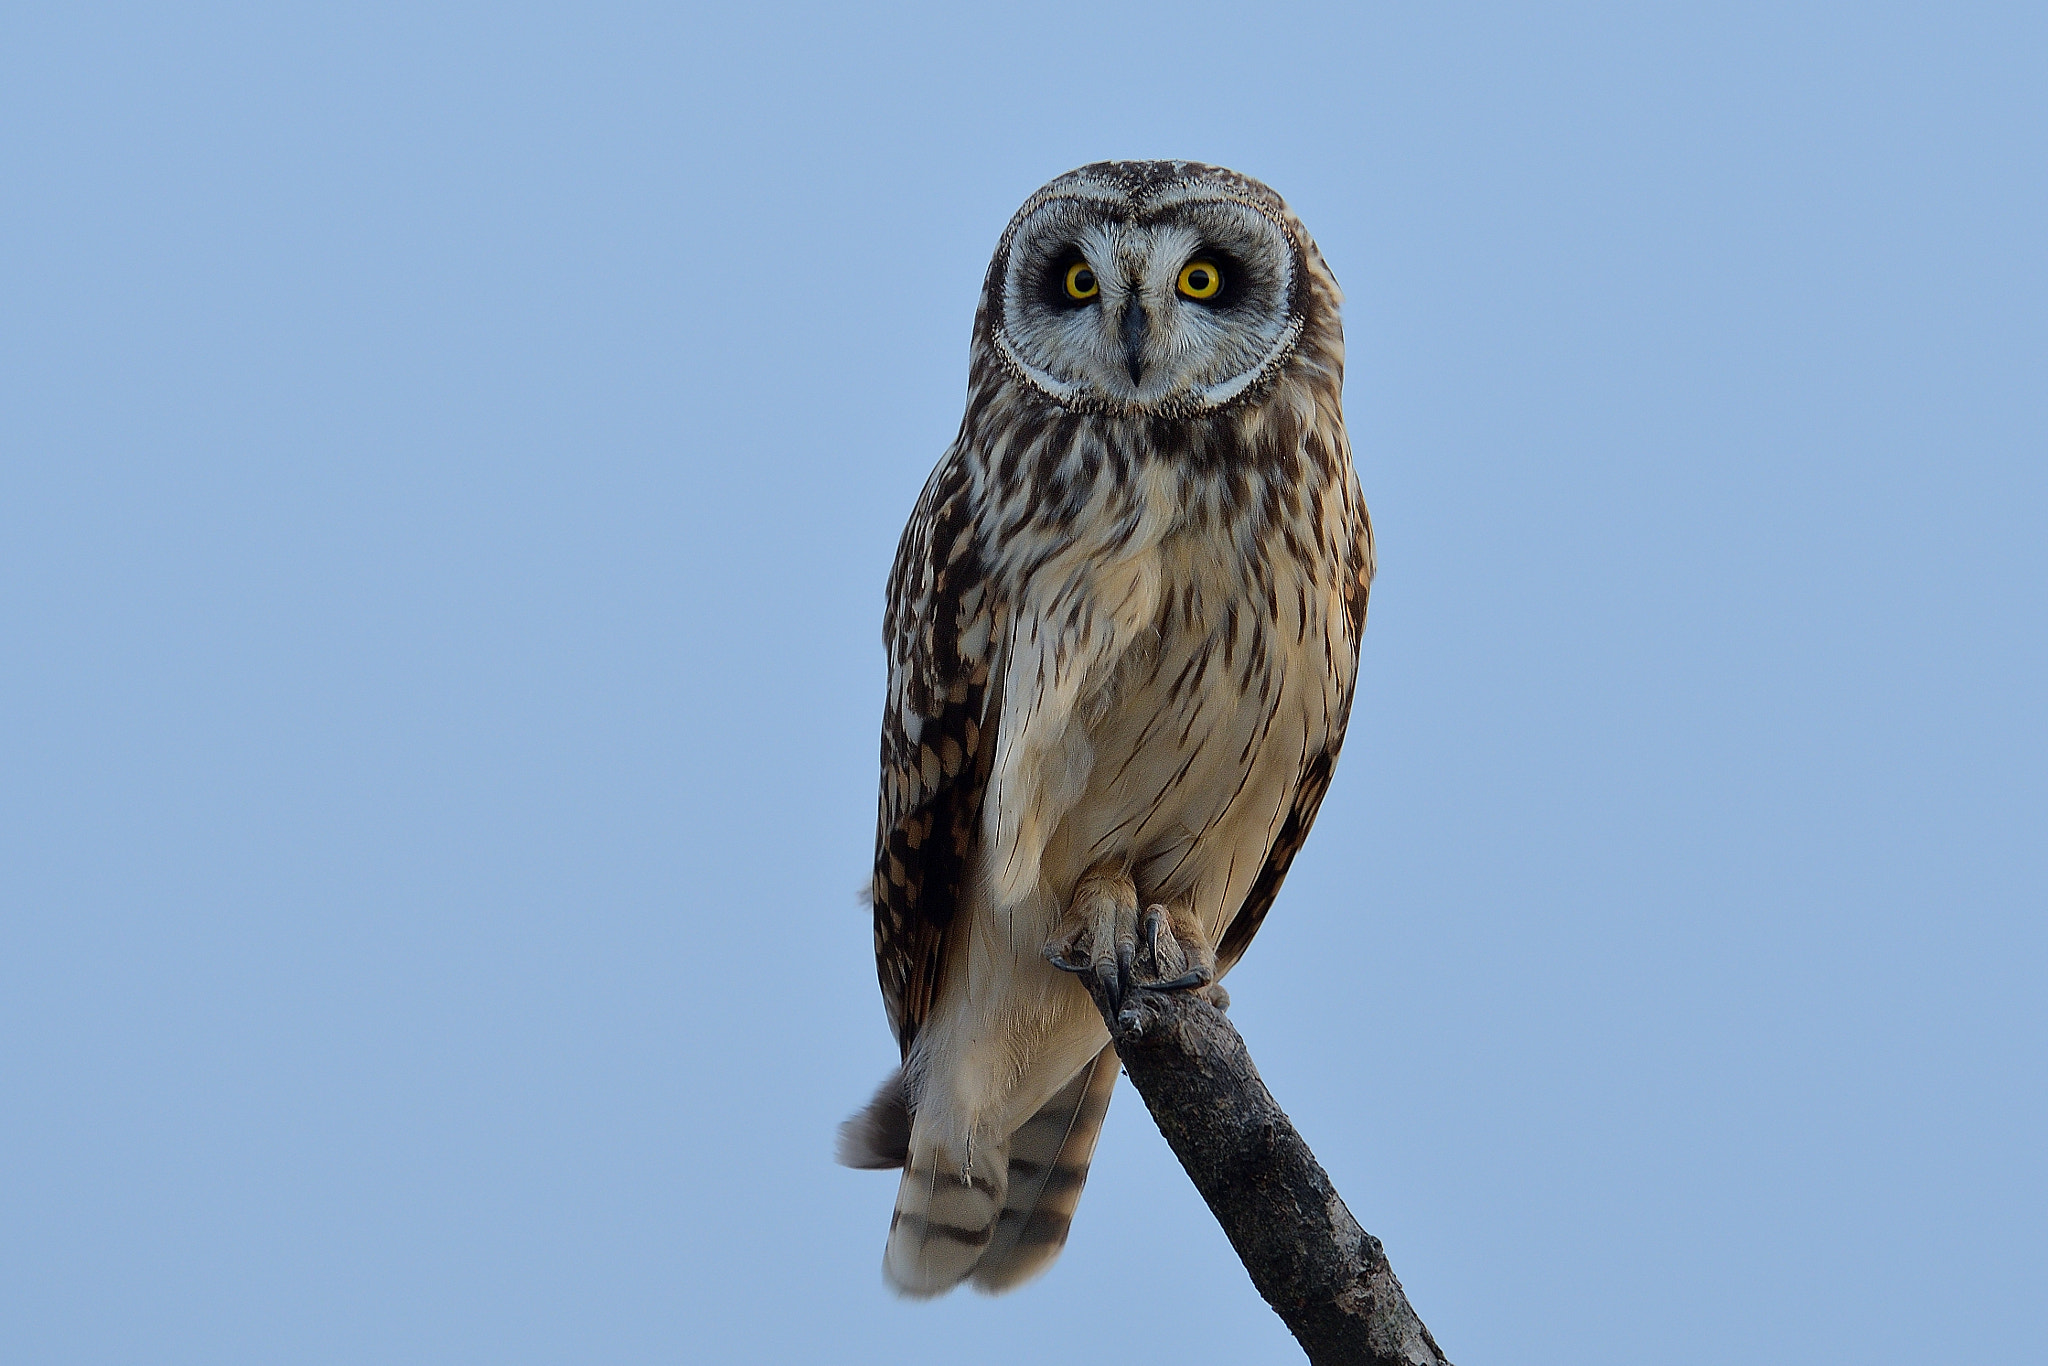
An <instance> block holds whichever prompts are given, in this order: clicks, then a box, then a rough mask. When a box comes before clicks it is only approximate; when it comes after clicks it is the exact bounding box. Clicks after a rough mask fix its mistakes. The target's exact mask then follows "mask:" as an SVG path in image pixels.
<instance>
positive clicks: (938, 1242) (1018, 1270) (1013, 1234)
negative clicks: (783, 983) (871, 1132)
mask: <svg viewBox="0 0 2048 1366" xmlns="http://www.w3.org/2000/svg"><path fill="white" fill-rule="evenodd" d="M1116 1073H1117V1063H1116V1053H1115V1051H1114V1050H1113V1049H1110V1048H1104V1049H1103V1050H1102V1052H1101V1053H1100V1054H1098V1055H1097V1056H1096V1057H1095V1059H1094V1060H1093V1061H1091V1062H1090V1063H1089V1064H1088V1065H1087V1066H1086V1067H1084V1068H1082V1069H1081V1070H1080V1072H1078V1073H1077V1074H1075V1076H1074V1078H1073V1080H1071V1081H1069V1082H1068V1083H1067V1084H1066V1085H1065V1086H1063V1087H1061V1088H1060V1090H1059V1092H1058V1093H1057V1094H1055V1095H1054V1096H1053V1098H1052V1099H1051V1100H1049V1101H1047V1102H1046V1103H1045V1104H1044V1105H1042V1106H1040V1107H1039V1109H1038V1113H1036V1114H1034V1115H1033V1116H1032V1117H1031V1118H1030V1119H1028V1120H1026V1121H1025V1122H1024V1124H1023V1126H1022V1127H1021V1128H1019V1129H1018V1130H1017V1132H1016V1133H1014V1134H1012V1135H1010V1138H1009V1140H1008V1142H1007V1143H1005V1144H1004V1145H1002V1147H1000V1148H999V1149H996V1150H993V1151H987V1152H983V1151H976V1152H975V1153H974V1154H973V1155H972V1158H971V1161H966V1160H957V1159H954V1158H952V1157H951V1156H949V1155H947V1154H945V1153H943V1152H941V1151H940V1150H939V1148H938V1145H937V1144H936V1143H929V1142H927V1143H920V1142H919V1141H918V1138H919V1137H920V1136H919V1135H916V1134H914V1133H913V1134H912V1136H911V1137H910V1141H909V1142H908V1144H907V1145H906V1147H907V1150H908V1151H907V1153H906V1157H907V1161H905V1164H904V1169H903V1181H902V1184H901V1185H900V1186H898V1187H897V1191H896V1212H895V1214H894V1216H893V1217H892V1218H891V1219H890V1221H889V1246H888V1250H887V1251H886V1252H885V1253H884V1254H883V1257H882V1269H883V1271H884V1273H885V1274H886V1275H887V1276H888V1278H889V1283H890V1284H891V1285H893V1286H895V1287H896V1289H897V1290H898V1291H900V1292H902V1293H903V1294H905V1295H911V1296H916V1297H919V1298H924V1297H927V1296H931V1295H940V1294H944V1293H945V1292H946V1291H948V1290H951V1289H952V1288H953V1287H954V1286H956V1285H958V1284H960V1282H962V1281H964V1280H966V1279H968V1278H969V1277H970V1276H971V1277H972V1278H973V1280H974V1285H975V1288H976V1289H978V1290H983V1291H986V1292H987V1293H989V1294H992V1295H994V1294H1001V1293H1002V1292H1003V1291H1005V1290H1013V1289H1015V1288H1016V1287H1017V1286H1020V1285H1022V1284H1023V1283H1024V1282H1026V1281H1028V1280H1030V1279H1031V1278H1032V1277H1034V1276H1036V1275H1038V1274H1039V1273H1040V1272H1042V1271H1044V1270H1045V1269H1046V1268H1047V1267H1048V1266H1051V1265H1052V1262H1053V1259H1054V1258H1055V1257H1057V1256H1059V1254H1060V1249H1061V1248H1062V1247H1064V1246H1066V1242H1067V1229H1068V1227H1069V1226H1070V1225H1071V1224H1072V1223H1073V1218H1074V1207H1075V1206H1076V1205H1077V1204H1079V1202H1080V1199H1081V1187H1082V1186H1083V1184H1085V1183H1086V1181H1087V1180H1088V1161H1089V1159H1090V1158H1091V1157H1093V1156H1094V1153H1095V1140H1096V1137H1097V1136H1098V1135H1099V1134H1100V1133H1101V1132H1102V1117H1103V1115H1104V1114H1105V1113H1106V1112H1107V1111H1108V1109H1109V1096H1110V1092H1111V1091H1112V1090H1113V1089H1114V1088H1115V1086H1116ZM884 1089H885V1090H886V1089H887V1088H886V1087H885V1088H884ZM879 1106H880V1102H879V1101H878V1103H877V1108H879ZM848 1127H849V1129H852V1128H853V1126H852V1125H849V1126H848ZM852 1146H853V1145H852V1144H848V1145H847V1146H846V1147H845V1148H842V1158H841V1160H842V1161H844V1160H846V1159H847V1158H849V1157H852V1156H853V1155H854V1154H853V1152H850V1151H848V1150H847V1149H848V1148H851V1147H852ZM874 1146H875V1149H876V1150H877V1151H875V1153H874V1155H875V1156H876V1157H881V1156H883V1153H884V1151H886V1148H888V1147H893V1145H888V1144H885V1143H884V1144H876V1145H874ZM848 1165H876V1166H879V1165H882V1164H881V1162H879V1161H876V1162H870V1163H854V1162H849V1163H848ZM891 1165H893V1164H891Z"/></svg>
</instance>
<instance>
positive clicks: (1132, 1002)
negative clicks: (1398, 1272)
mask: <svg viewBox="0 0 2048 1366" xmlns="http://www.w3.org/2000/svg"><path fill="white" fill-rule="evenodd" d="M1082 981H1083V982H1085V983H1087V984H1088V986H1089V988H1090V990H1091V991H1093V992H1095V993H1096V995H1095V1004H1096V1007H1097V1008H1098V1009H1099V1010H1101V1011H1102V1018H1103V1021H1104V1023H1106V1024H1107V1025H1108V1026H1109V1032H1110V1037H1111V1038H1112V1039H1113V1040H1114V1041H1115V1043H1116V1051H1117V1056H1118V1057H1120V1058H1122V1059H1123V1064H1124V1070H1125V1071H1126V1072H1127V1073H1128V1074H1129V1075H1130V1078H1131V1081H1132V1083H1133V1084H1134V1085H1135V1086H1136V1087H1137V1088H1138V1094H1139V1095H1141V1096H1143V1097H1144V1098H1145V1104H1146V1106H1147V1107H1149V1108H1150V1109H1151V1111H1152V1118H1153V1119H1154V1120H1155V1121H1156V1122H1157V1123H1158V1125H1159V1132H1160V1133H1162V1134H1164V1135H1165V1136H1166V1141H1167V1143H1168V1144H1170V1145H1171V1146H1172V1148H1173V1151H1174V1155H1175V1156H1176V1157H1178V1158H1180V1162H1181V1165H1182V1166H1183V1167H1185V1168H1187V1173H1188V1175H1189V1176H1190V1177H1191V1178H1193V1180H1194V1183H1195V1187H1196V1189H1198V1190H1199V1191H1201V1192H1202V1198H1203V1199H1204V1200H1207V1201H1208V1202H1209V1210H1210V1212H1211V1213H1213V1214H1214V1215H1215V1216H1216V1222H1217V1223H1219V1224H1221V1225H1222V1226H1223V1231H1224V1233H1225V1234H1226V1235H1228V1236H1229V1238H1230V1242H1231V1246H1233V1247H1235V1248H1236V1249H1237V1255H1238V1257H1239V1258H1240V1259H1241V1260H1242V1261H1243V1262H1244V1265H1245V1269H1246V1270H1247V1271H1249V1272H1250V1273H1251V1277H1252V1284H1254V1285H1255V1286H1257V1287H1258V1290H1259V1293H1260V1294H1261V1295H1263V1296H1265V1299H1266V1303H1267V1304H1270V1305H1272V1306H1273V1312H1274V1313H1276V1314H1278V1315H1279V1316H1280V1317H1281V1319H1282V1320H1283V1321H1284V1322H1285V1323H1286V1324H1287V1328H1288V1331H1290V1332H1292V1333H1293V1334H1294V1336H1295V1339H1296V1340H1297V1341H1298V1342H1300V1343H1301V1346H1302V1350H1304V1351H1305V1352H1307V1353H1308V1359H1309V1361H1310V1362H1312V1363H1314V1366H1340V1363H1341V1366H1354V1364H1369V1366H1449V1363H1448V1362H1447V1361H1446V1359H1445V1357H1444V1354H1443V1352H1442V1351H1441V1350H1440V1349H1439V1348H1438V1347H1437V1345H1436V1339H1435V1338H1433V1337H1431V1336H1430V1335H1429V1329H1428V1328H1427V1327H1425V1326H1424V1325H1423V1322H1422V1320H1421V1319H1420V1318H1419V1317H1417V1316H1416V1313H1415V1311H1414V1309H1412V1308H1410V1307H1409V1304H1408V1297H1407V1296H1406V1295H1405V1294H1403V1293H1402V1290H1401V1282H1399V1281H1398V1280H1396V1279H1394V1270H1393V1268H1392V1267H1391V1266H1389V1265H1388V1264H1387V1254H1386V1252H1385V1250H1384V1249H1382V1248H1381V1246H1380V1240H1379V1239H1377V1238H1375V1237H1373V1236H1372V1235H1371V1234H1370V1233H1367V1232H1366V1231H1365V1230H1364V1229H1362V1228H1360V1227H1359V1226H1358V1221H1357V1220H1355V1219H1353V1218H1352V1217H1351V1211H1350V1210H1348V1209H1346V1208H1345V1207H1344V1201H1343V1200H1342V1199H1341V1198H1340V1197H1339V1196H1338V1194H1337V1191H1336V1188H1335V1187H1333V1186H1332V1185H1331V1184H1330V1178H1329V1176H1328V1174H1327V1173H1325V1172H1324V1171H1323V1169H1322V1166H1321V1164H1319V1163H1318V1162H1317V1161H1316V1158H1315V1154H1314V1153H1312V1152H1310V1151H1309V1149H1308V1144H1306V1143H1304V1142H1302V1139H1301V1135H1300V1134H1298V1133H1296V1132H1295V1131H1294V1125H1292V1124H1291V1123H1289V1122H1288V1119H1287V1116H1286V1114H1285V1113H1283V1112H1282V1111H1281V1109H1280V1107H1279V1105H1278V1104H1276V1103H1275V1102H1274V1100H1273V1093H1272V1092H1270V1091H1268V1090H1267V1089H1266V1083H1265V1082H1263V1081H1261V1080H1260V1079H1259V1073H1258V1069H1257V1068H1255V1067H1253V1066H1252V1058H1251V1054H1250V1053H1249V1052H1247V1051H1246V1049H1245V1046H1244V1040H1243V1038H1241V1037H1240V1036H1239V1035H1238V1032H1237V1029H1236V1028H1235V1026H1233V1025H1232V1024H1231V1023H1230V1020H1229V1018H1228V1017H1227V1016H1225V1015H1224V1013H1223V1012H1222V1011H1221V1010H1218V1009H1217V1008H1216V1007H1215V1006H1213V1005H1211V1004H1209V1002H1208V1001H1206V1000H1204V999H1202V996H1201V995H1200V994H1198V993H1196V992H1190V991H1174V992H1152V991H1144V990H1137V991H1133V992H1131V993H1130V995H1129V996H1128V997H1126V998H1125V1000H1124V1001H1123V1003H1122V1008H1121V1009H1120V1010H1117V1009H1113V1008H1112V1007H1111V1006H1110V1003H1109V999H1108V997H1107V996H1106V995H1104V994H1102V992H1101V988H1100V986H1099V985H1098V984H1097V983H1096V982H1095V981H1094V980H1093V979H1092V977H1090V976H1089V975H1086V974H1084V975H1083V976H1082Z"/></svg>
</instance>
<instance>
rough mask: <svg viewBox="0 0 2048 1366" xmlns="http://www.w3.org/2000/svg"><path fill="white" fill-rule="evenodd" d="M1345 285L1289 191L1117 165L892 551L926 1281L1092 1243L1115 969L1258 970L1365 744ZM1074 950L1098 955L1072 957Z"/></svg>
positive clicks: (1038, 212) (903, 1136) (873, 1138)
mask: <svg viewBox="0 0 2048 1366" xmlns="http://www.w3.org/2000/svg"><path fill="white" fill-rule="evenodd" d="M1338 303H1339V295H1338V291H1337V287H1336V283H1335V281H1334V280H1333V279H1332V278H1331V277H1330V274H1329V271H1328V269H1327V267H1326V266H1325V265H1324V264H1323V261H1322V258H1321V256H1320V255H1319V254H1318V253H1317V251H1316V249H1315V245H1314V243H1313V241H1312V240H1311V239H1310V238H1309V237H1308V235H1307V233H1306V232H1305V231H1304V230H1303V229H1302V227H1301V225H1300V223H1299V222H1298V221H1297V220H1296V219H1295V218H1294V216H1293V215H1292V214H1291V213H1290V212H1288V210H1287V208H1286V206H1285V205H1284V204H1283V203H1282V202H1281V201H1280V199H1279V197H1278V196H1277V195H1275V194H1273V192H1272V191H1271V190H1269V189H1267V188H1266V187H1265V186H1263V185H1260V184H1259V183H1258V182H1256V181H1253V180H1250V179H1248V178H1246V177H1243V176H1240V175H1237V174H1235V173H1233V172H1230V171H1225V170H1221V169H1219V168H1216V167H1210V166H1201V165H1198V164H1195V163H1189V162H1110V163H1101V164H1098V165H1095V166H1088V167H1083V168H1082V169H1081V170H1079V171H1075V172H1073V173H1071V174H1069V175H1066V176H1062V177H1060V178H1059V179H1058V180H1055V181H1053V182H1052V183H1051V184H1050V185H1047V186H1046V187H1045V188H1044V189H1042V190H1040V191H1039V192H1038V193H1037V194H1036V195H1034V196H1033V197H1032V198H1031V199H1030V200H1029V201H1027V202H1026V203H1025V205H1024V206H1023V208H1022V209H1020V210H1019V211H1018V213H1017V214H1016V216H1015V217H1014V218H1013V219H1012V221H1011V223H1010V226H1009V228H1008V229H1007V230H1006V231H1005V233H1004V234H1003V238H1002V240H1001V242H1000V243H999V244H998V247H997V250H996V253H995V256H994V258H993V260H992V261H991V262H990V266H989V271H988V275H987V279H986V284H985V286H984V289H983V294H982V299H981V306H980V309H979V311H978V312H977V314H976V321H975V331H974V345H973V352H972V368H971V373H970V377H969V401H968V406H967V412H966V415H965V417H964V418H963V420H962V422H961V426H960V432H959V435H958V436H957V437H956V438H955V440H954V442H953V445H952V446H951V448H949V449H948V451H947V452H946V454H945V456H944V458H943V459H942V460H941V461H940V462H939V465H938V468H937V469H935V470H934V471H933V474H932V477H931V479H930V481H929V482H928V483H927V484H926V486H925V489H924V492H923V494H922V496H921V497H920V498H919V500H918V504H917V508H916V510H915V512H914V513H913V514H912V516H911V519H910V522H909V525H908V526H906V527H905V529H904V533H903V539H902V541H901V543H900V545H899V547H898V550H897V556H896V561H895V565H894V567H893V569H892V571H891V573H890V576H889V587H888V612H887V616H886V619H885V624H884V641H885V644H886V646H887V650H888V656H889V688H888V700H887V703H886V706H885V708H884V712H883V724H882V775H881V776H882V782H881V795H880V802H879V813H878V815H879V819H878V822H877V839H876V849H875V873H874V915H875V954H876V966H877V970H878V974H879V977H880V980H881V986H882V996H883V1001H884V1003H885V1005H886V1007H887V1010H888V1015H889V1022H890V1025H891V1027H892V1028H893V1029H894V1030H895V1032H896V1037H897V1041H898V1044H899V1046H900V1049H901V1054H902V1062H903V1066H902V1068H901V1069H900V1071H899V1072H898V1073H897V1074H896V1075H895V1076H894V1077H892V1079H891V1081H890V1082H889V1083H887V1084H885V1085H884V1087H883V1089H882V1091H881V1092H879V1093H877V1095H876V1098H875V1100H874V1102H873V1103H872V1104H871V1105H870V1106H869V1107H868V1109H867V1110H866V1111H865V1112H864V1113H863V1115H862V1116H860V1117H858V1118H857V1119H856V1120H855V1121H853V1122H850V1123H849V1125H848V1126H847V1127H846V1129H845V1130H844V1144H843V1147H842V1152H841V1157H842V1160H844V1161H847V1162H848V1163H849V1164H851V1165H859V1166H879V1167H900V1168H901V1169H902V1176H901V1178H900V1179H899V1182H898V1188H897V1196H896V1206H895V1213H894V1215H893V1217H892V1219H891V1223H890V1233H889V1238H888V1243H887V1247H886V1251H885V1254H884V1269H885V1272H886V1274H887V1277H888V1280H889V1282H890V1284H892V1285H893V1286H895V1288H896V1289H897V1290H898V1291H899V1292H900V1293H903V1294H906V1295H913V1296H926V1295H936V1294H941V1293H944V1292H945V1291H946V1290H948V1289H950V1288H952V1287H953V1286H955V1285H958V1284H960V1283H962V1282H971V1283H973V1284H974V1285H976V1286H977V1287H979V1288H981V1289H984V1290H988V1291H991V1292H994V1291H1001V1290H1006V1289H1009V1288H1011V1287H1013V1286H1015V1285H1018V1284H1021V1283H1022V1282H1023V1281H1025V1280H1027V1279H1029V1278H1030V1277H1032V1276H1034V1275H1036V1274H1038V1273H1039V1272H1040V1271H1042V1270H1044V1269H1045V1267H1046V1266H1048V1265H1049V1264H1050V1263H1051V1261H1052V1260H1053V1258H1054V1257H1056V1256H1057V1255H1058V1252H1059V1249H1060V1247H1061V1246H1062V1245H1063V1244H1064V1242H1065V1240H1066V1237H1067V1232H1068V1229H1069V1227H1070V1224H1071V1220H1072V1217H1073V1215H1074V1212H1075V1209H1076V1208H1077V1202H1078V1201H1079V1199H1080V1193H1081V1189H1082V1186H1083V1184H1084V1182H1085V1181H1086V1178H1087V1174H1088V1168H1089V1164H1090V1159H1091V1157H1092V1155H1093V1152H1094V1148H1095V1141H1096V1138H1097V1136H1098V1134H1099V1133H1100V1130H1101V1124H1102V1117H1103V1114H1104V1112H1105V1109H1106V1107H1107V1105H1108V1103H1109V1097H1110V1093H1111V1091H1112V1090H1113V1089H1114V1086H1115V1083H1116V1075H1117V1066H1116V1060H1115V1056H1114V1054H1113V1052H1111V1051H1110V1050H1109V1048H1108V1046H1107V1045H1108V1036H1107V1033H1106V1031H1105V1030H1104V1028H1103V1025H1102V1017H1101V1015H1100V1014H1099V1013H1098V1011H1097V1009H1096V1006H1095V1004H1094V1002H1093V1001H1092V1000H1091V998H1090V992H1089V991H1088V990H1084V989H1083V988H1082V987H1081V985H1080V984H1079V981H1078V980H1077V978H1079V977H1083V976H1085V977H1086V978H1087V979H1088V980H1089V981H1090V982H1091V983H1092V985H1093V986H1094V987H1095V988H1096V989H1097V990H1098V991H1099V992H1101V993H1102V994H1103V995H1104V997H1105V999H1108V998H1110V997H1119V998H1120V997H1122V996H1123V995H1126V994H1127V993H1129V992H1132V991H1136V990H1144V989H1154V990H1195V989H1200V990H1204V991H1206V992H1208V993H1210V996H1211V999H1212V1000H1216V1001H1218V1002H1220V1001H1221V1000H1222V999H1224V997H1223V995H1222V988H1221V986H1220V984H1218V983H1217V982H1216V981H1215V979H1216V978H1220V977H1221V976H1222V974H1224V973H1226V972H1228V971H1229V970H1230V968H1231V966H1232V965H1233V964H1234V963H1235V962H1236V961H1237V959H1238V957H1239V956H1240V955H1242V954H1243V952H1244V951H1245V948H1246V945H1247V944H1248V943H1249V941H1250V939H1251V937H1252V935H1253V933H1254V932H1255V931H1256V929H1257V927H1258V925H1259V924H1260V922H1261V921H1262V919H1263V917H1264V916H1265V914H1266V913H1267V910H1268V909H1269V907H1270V906H1271V905H1272V902H1273V898H1274V896H1275V895H1276V894H1277V892H1278V890H1279V888H1280V884H1281V881H1282V880H1283V879H1284V878H1285V876H1286V873H1287V870H1288V867H1289V865H1290V863H1291V862H1292V860H1293V858H1294V855H1295V853H1296V851H1297V850H1298V849H1299V848H1300V847H1301V843H1302V840H1303V839H1305V838H1306V836H1307V833H1308V829H1309V827H1310V825H1311V824H1312V823H1313V821H1314V819H1315V815H1316V811H1317V809H1318V808H1319V806H1320V804H1321V801H1322V794H1323V791H1324V789H1325V787H1326V786H1327V783H1328V779H1329V774H1330V771H1331V766H1332V764H1333V763H1334V762H1335V758H1336V755H1337V752H1338V750H1339V749H1340V747H1341V745H1342V743H1343V734H1344V727H1345V722H1346V719H1347V717H1348V715H1349V710H1350V705H1351V695H1352V687H1353V679H1354V675H1355V670H1356V665H1357V656H1358V638H1359V633H1360V632H1361V630H1362V629H1363V627H1364V621H1365V600H1366V588H1367V585H1368V584H1369V582H1370V580H1371V577H1372V534H1371V527H1370V524H1369V523H1368V521H1367V520H1366V515H1365V506H1364V502H1363V500H1362V499H1361V497H1360V495H1359V492H1358V486H1357V481H1356V478H1355V476H1354V475H1353V473H1352V470H1351V461H1350V447H1349V444H1348V441H1347V439H1346V436H1345V432H1344V426H1343V417H1342V410H1341V406H1340V402H1339V389H1340V386H1341V382H1342V374H1343V341H1342V333H1341V329H1340V326H1339V323H1338ZM1060 969H1067V971H1061V970H1060Z"/></svg>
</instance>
